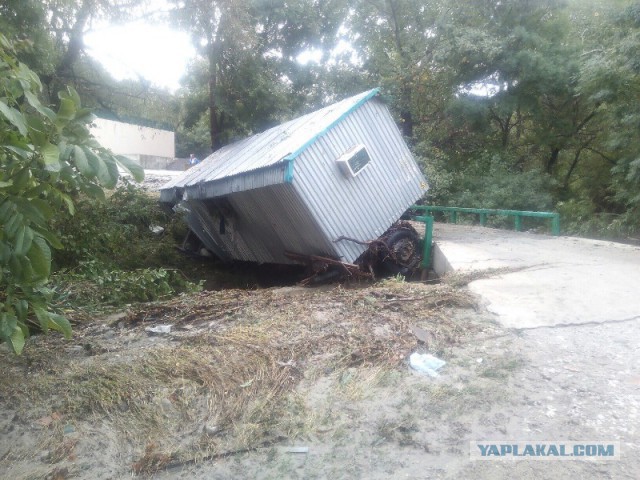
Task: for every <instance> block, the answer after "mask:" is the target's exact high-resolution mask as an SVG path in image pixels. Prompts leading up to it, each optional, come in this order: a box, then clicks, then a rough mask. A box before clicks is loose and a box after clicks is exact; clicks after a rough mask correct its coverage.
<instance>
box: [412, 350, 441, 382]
mask: <svg viewBox="0 0 640 480" xmlns="http://www.w3.org/2000/svg"><path fill="white" fill-rule="evenodd" d="M446 363H447V362H445V361H444V360H440V359H439V358H437V357H434V356H433V355H431V354H429V353H417V352H414V353H412V354H411V356H410V357H409V365H410V366H411V368H413V369H414V370H415V371H417V372H419V373H423V374H425V375H428V376H430V377H438V376H439V374H438V372H437V370H439V369H440V368H442V367H443V366H444V365H446Z"/></svg>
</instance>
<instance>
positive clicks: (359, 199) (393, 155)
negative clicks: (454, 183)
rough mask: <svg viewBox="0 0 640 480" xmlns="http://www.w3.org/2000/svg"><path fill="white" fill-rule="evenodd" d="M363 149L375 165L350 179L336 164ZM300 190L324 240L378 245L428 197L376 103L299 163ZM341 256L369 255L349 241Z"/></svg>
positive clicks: (349, 258) (392, 124)
mask: <svg viewBox="0 0 640 480" xmlns="http://www.w3.org/2000/svg"><path fill="white" fill-rule="evenodd" d="M357 143H362V144H364V145H365V146H366V148H367V151H368V152H369V156H370V158H371V161H370V164H369V165H368V166H367V167H366V168H365V169H364V170H362V172H361V173H360V174H358V175H357V176H355V177H351V176H346V175H344V174H343V173H342V171H341V170H340V169H339V167H338V165H337V163H336V160H337V159H338V158H339V157H340V156H341V155H342V154H343V153H344V152H345V151H346V150H347V149H348V148H350V147H352V146H353V145H355V144H357ZM293 184H294V186H295V188H296V190H297V191H299V192H300V196H301V197H302V199H303V200H304V202H305V204H306V205H307V207H308V209H309V210H310V212H311V215H313V217H314V218H315V219H316V220H317V222H318V223H319V224H320V226H321V228H322V231H323V234H324V236H325V237H326V238H327V240H328V241H330V242H333V241H334V240H335V239H337V238H338V237H340V236H347V237H352V238H355V239H358V240H361V241H368V240H374V239H376V238H378V237H379V236H380V235H382V234H383V233H384V232H385V230H386V229H387V228H388V227H389V226H390V225H391V224H392V223H393V222H395V221H396V220H398V218H400V216H401V215H402V214H403V213H404V212H405V211H406V210H407V208H408V207H410V206H411V205H412V204H413V203H414V202H415V201H416V200H418V199H419V198H420V197H422V195H424V193H425V192H426V189H427V186H426V182H425V179H424V177H423V176H422V173H421V172H420V169H419V168H418V166H417V165H416V163H415V161H414V160H413V158H412V155H411V152H410V151H409V149H408V148H407V146H406V144H405V142H404V140H403V138H402V135H401V134H400V131H399V130H398V128H397V126H396V124H395V122H394V121H393V118H392V117H391V115H390V114H389V112H388V110H387V108H386V106H384V105H383V104H382V103H381V102H379V101H378V100H376V99H372V100H370V101H368V102H367V103H365V104H364V105H362V106H361V107H359V108H358V109H357V110H355V111H354V112H353V113H352V114H351V115H349V116H347V117H346V118H345V119H344V120H343V121H342V122H340V123H339V124H338V125H336V126H335V127H334V128H332V129H331V130H330V131H329V133H328V134H327V135H325V136H323V137H321V138H320V139H318V140H317V141H316V142H315V143H314V144H313V145H312V146H310V147H309V148H308V149H307V150H306V151H304V152H303V153H302V155H300V157H299V158H298V159H296V173H295V179H294V183H293ZM334 245H335V251H336V254H337V256H339V257H341V258H342V260H344V261H346V262H353V261H355V260H356V259H357V258H358V257H359V256H360V254H361V253H362V252H363V251H364V247H363V246H362V245H358V244H356V243H353V242H349V241H341V242H337V243H335V244H334Z"/></svg>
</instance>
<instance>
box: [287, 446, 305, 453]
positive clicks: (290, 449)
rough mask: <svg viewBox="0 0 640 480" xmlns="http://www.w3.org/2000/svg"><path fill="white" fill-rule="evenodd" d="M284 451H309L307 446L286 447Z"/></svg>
mask: <svg viewBox="0 0 640 480" xmlns="http://www.w3.org/2000/svg"><path fill="white" fill-rule="evenodd" d="M284 451H285V453H309V447H287V448H285V449H284Z"/></svg>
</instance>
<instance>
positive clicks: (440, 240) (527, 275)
mask: <svg viewBox="0 0 640 480" xmlns="http://www.w3.org/2000/svg"><path fill="white" fill-rule="evenodd" d="M434 242H435V243H436V248H435V249H434V267H435V269H436V271H437V272H438V273H440V274H442V273H444V272H447V271H452V270H453V271H473V270H486V269H494V268H512V269H517V271H513V272H508V273H499V274H496V275H490V276H488V278H483V279H480V280H477V281H474V282H472V283H471V284H470V285H469V287H470V289H471V290H472V291H473V292H475V293H477V294H478V295H480V296H481V297H482V298H483V299H484V301H485V302H486V304H487V308H488V309H489V311H490V312H492V313H494V314H496V316H497V318H498V320H499V321H500V322H501V323H502V324H503V325H504V326H505V327H508V328H518V329H523V328H538V327H546V326H556V325H575V324H585V323H601V322H611V321H624V320H630V319H634V318H640V247H636V246H630V245H623V244H620V243H614V242H606V241H599V240H587V239H583V238H574V237H551V236H546V235H537V234H532V233H520V232H512V231H506V230H496V229H491V228H483V227H472V226H462V225H449V224H441V223H437V224H435V227H434Z"/></svg>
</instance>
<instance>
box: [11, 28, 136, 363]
mask: <svg viewBox="0 0 640 480" xmlns="http://www.w3.org/2000/svg"><path fill="white" fill-rule="evenodd" d="M41 90H42V84H41V83H40V80H39V78H38V76H37V75H36V74H35V73H34V72H33V71H32V70H30V69H29V68H28V67H27V66H26V65H25V64H23V63H21V62H19V61H17V60H16V50H15V47H14V44H13V43H12V42H11V41H9V40H8V39H7V38H6V37H4V36H3V35H1V34H0V165H1V167H2V168H1V169H0V222H1V224H2V230H0V339H2V340H4V341H7V342H9V343H10V345H11V346H12V348H13V350H14V351H16V352H18V353H19V352H20V351H21V350H22V348H23V346H24V339H25V337H26V336H27V335H28V334H29V322H30V321H32V320H33V319H34V318H37V321H38V325H39V327H40V328H41V329H43V330H45V331H46V330H48V329H49V328H53V329H56V330H60V331H62V332H63V333H65V334H66V335H69V334H70V326H69V323H68V321H67V320H66V319H65V318H64V317H62V316H60V315H58V314H56V313H55V312H51V311H49V308H48V307H49V300H50V295H51V293H50V291H49V290H48V289H47V288H46V282H47V280H48V278H49V275H50V273H51V248H52V247H53V248H60V247H61V246H62V244H61V243H60V240H59V239H58V238H57V237H56V236H55V235H54V234H53V232H52V231H51V229H50V224H49V222H50V221H51V219H52V218H53V217H55V216H56V215H68V214H73V212H74V197H75V196H77V195H78V194H83V195H86V196H89V197H100V196H102V195H103V190H102V188H104V187H106V188H111V187H113V186H115V184H116V182H117V180H118V177H119V170H118V168H119V167H124V168H126V169H128V170H129V171H130V172H131V173H132V174H133V175H134V176H135V177H136V178H138V179H142V177H143V176H144V173H143V172H142V169H141V168H140V167H139V166H137V165H135V164H133V162H131V161H130V160H129V159H127V158H125V157H118V156H114V155H112V154H111V153H110V152H109V151H107V150H105V149H104V148H102V147H101V146H100V145H99V144H98V143H97V142H96V141H95V140H94V138H93V137H92V136H91V134H90V133H89V128H88V124H89V123H91V121H92V120H93V118H94V117H93V114H92V113H91V112H90V111H89V110H87V109H84V108H82V105H81V101H80V97H79V95H78V94H77V93H76V91H75V90H74V89H73V88H71V87H70V88H68V89H67V90H66V91H62V92H60V94H59V107H58V109H57V111H54V110H52V109H50V108H48V107H47V106H45V105H43V104H42V103H41V102H40V100H39V98H38V95H39V94H40V93H41Z"/></svg>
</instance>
